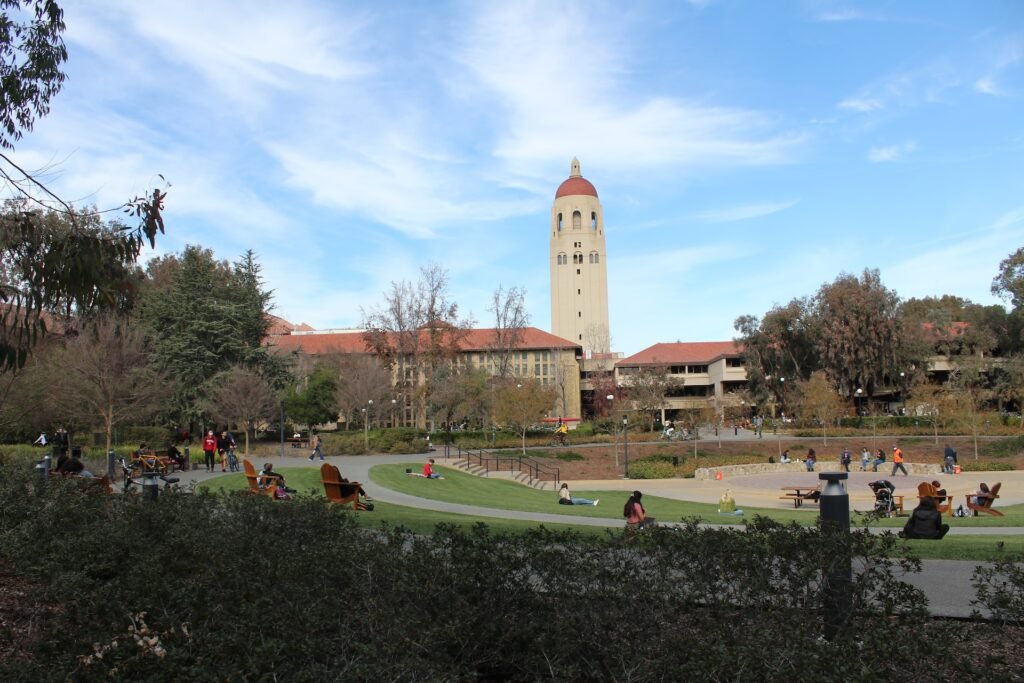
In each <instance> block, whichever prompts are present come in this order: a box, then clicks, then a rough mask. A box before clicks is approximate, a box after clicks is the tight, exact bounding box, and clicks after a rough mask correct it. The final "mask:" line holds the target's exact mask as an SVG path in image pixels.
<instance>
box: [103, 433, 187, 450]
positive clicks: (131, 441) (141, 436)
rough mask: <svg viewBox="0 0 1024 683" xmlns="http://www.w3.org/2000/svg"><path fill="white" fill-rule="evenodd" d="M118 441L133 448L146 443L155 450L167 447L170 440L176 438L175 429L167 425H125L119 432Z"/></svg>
mask: <svg viewBox="0 0 1024 683" xmlns="http://www.w3.org/2000/svg"><path fill="white" fill-rule="evenodd" d="M117 436H118V441H119V442H120V443H121V444H123V445H125V446H131V447H132V448H138V447H139V444H142V443H144V444H146V445H148V446H149V447H150V448H152V449H153V450H159V449H161V448H165V447H166V446H167V443H168V442H169V441H173V440H174V436H175V433H174V431H172V430H170V429H168V428H167V427H125V428H124V429H120V430H118V432H117Z"/></svg>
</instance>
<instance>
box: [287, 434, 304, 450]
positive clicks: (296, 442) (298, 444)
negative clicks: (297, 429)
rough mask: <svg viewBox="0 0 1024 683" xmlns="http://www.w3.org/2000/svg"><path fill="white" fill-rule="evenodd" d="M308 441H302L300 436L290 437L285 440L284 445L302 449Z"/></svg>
mask: <svg viewBox="0 0 1024 683" xmlns="http://www.w3.org/2000/svg"><path fill="white" fill-rule="evenodd" d="M307 441H308V439H303V438H302V437H301V436H290V437H288V438H287V439H285V442H286V443H290V444H291V445H292V448H304V447H305V446H306V443H307Z"/></svg>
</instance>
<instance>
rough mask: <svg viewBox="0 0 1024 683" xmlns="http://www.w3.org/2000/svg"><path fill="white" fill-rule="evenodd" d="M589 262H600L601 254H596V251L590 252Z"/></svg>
mask: <svg viewBox="0 0 1024 683" xmlns="http://www.w3.org/2000/svg"><path fill="white" fill-rule="evenodd" d="M590 262H591V263H600V262H601V255H600V254H598V253H597V252H596V251H592V252H590Z"/></svg>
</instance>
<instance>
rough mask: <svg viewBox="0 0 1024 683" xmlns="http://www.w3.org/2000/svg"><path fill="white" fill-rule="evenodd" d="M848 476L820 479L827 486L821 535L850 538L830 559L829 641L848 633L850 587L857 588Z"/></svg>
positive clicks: (825, 600) (825, 603)
mask: <svg viewBox="0 0 1024 683" xmlns="http://www.w3.org/2000/svg"><path fill="white" fill-rule="evenodd" d="M848 476H849V475H848V474H847V473H846V472H822V473H821V474H819V475H818V479H820V480H822V481H824V482H826V483H825V485H824V487H823V488H822V491H821V497H820V498H819V499H818V504H819V507H820V509H821V532H822V533H823V534H834V535H835V536H836V539H837V540H838V539H842V537H843V536H845V537H846V539H845V540H843V542H842V543H841V544H839V546H840V548H842V549H845V550H840V549H837V551H836V552H835V553H834V554H833V555H832V556H831V557H829V558H827V563H826V568H825V574H824V577H823V579H824V589H823V591H822V599H821V611H822V617H823V620H824V636H825V639H826V640H835V639H836V638H837V637H839V636H840V635H841V634H842V632H843V631H844V630H845V628H846V626H847V624H848V623H849V620H850V616H851V614H852V610H853V603H852V601H851V596H850V586H851V585H852V584H853V566H852V564H851V558H850V551H849V543H848V538H849V534H850V495H849V494H848V493H847V492H846V488H845V487H844V486H843V483H842V482H843V480H845V479H846V478H847V477H848Z"/></svg>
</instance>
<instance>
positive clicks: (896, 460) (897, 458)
mask: <svg viewBox="0 0 1024 683" xmlns="http://www.w3.org/2000/svg"><path fill="white" fill-rule="evenodd" d="M896 470H901V471H902V472H903V476H904V477H907V476H910V475H908V474H907V468H906V467H904V466H903V451H901V450H900V448H899V446H893V447H892V474H891V475H889V476H892V477H895V476H896Z"/></svg>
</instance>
